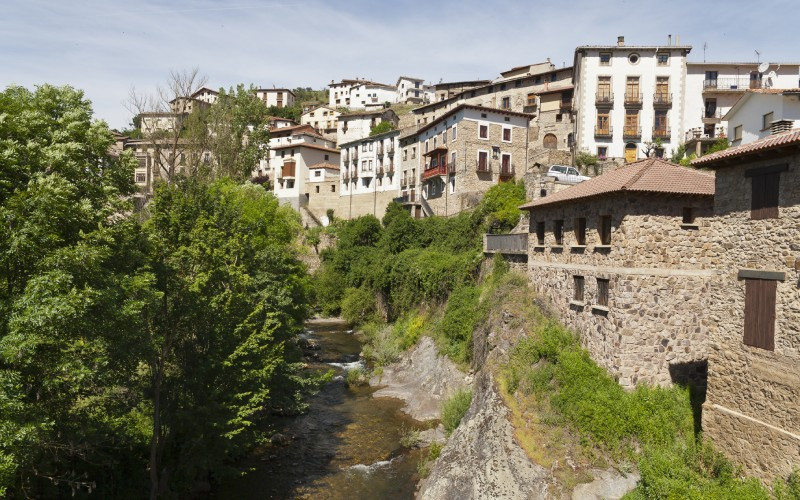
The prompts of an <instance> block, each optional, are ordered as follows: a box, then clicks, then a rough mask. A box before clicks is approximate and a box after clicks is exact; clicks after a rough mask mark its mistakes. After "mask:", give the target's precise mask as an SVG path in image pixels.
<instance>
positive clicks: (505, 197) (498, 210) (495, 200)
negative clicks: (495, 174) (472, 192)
mask: <svg viewBox="0 0 800 500" xmlns="http://www.w3.org/2000/svg"><path fill="white" fill-rule="evenodd" d="M523 203H525V184H524V183H523V181H522V180H520V181H518V182H503V183H500V184H496V185H494V186H492V187H491V188H489V190H487V191H486V194H484V195H483V199H482V200H481V206H480V208H479V212H480V213H481V215H483V217H484V219H485V220H486V225H487V227H488V228H489V230H490V231H491V232H508V231H510V230H511V229H513V228H514V226H516V225H517V223H518V222H519V218H520V216H521V215H522V211H520V209H519V206H520V205H522V204H523Z"/></svg>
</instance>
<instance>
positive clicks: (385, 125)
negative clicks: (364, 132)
mask: <svg viewBox="0 0 800 500" xmlns="http://www.w3.org/2000/svg"><path fill="white" fill-rule="evenodd" d="M391 130H394V124H393V123H392V122H389V121H384V122H380V123H378V124H377V125H375V126H374V127H372V128H371V129H370V130H369V135H370V137H372V136H373V135H378V134H383V133H386V132H389V131H391Z"/></svg>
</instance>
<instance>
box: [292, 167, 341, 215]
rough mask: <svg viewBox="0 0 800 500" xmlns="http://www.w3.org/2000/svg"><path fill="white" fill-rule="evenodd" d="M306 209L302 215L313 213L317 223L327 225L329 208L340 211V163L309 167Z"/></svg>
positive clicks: (336, 211)
mask: <svg viewBox="0 0 800 500" xmlns="http://www.w3.org/2000/svg"><path fill="white" fill-rule="evenodd" d="M305 197H306V200H305V204H301V207H302V206H304V207H305V209H306V211H305V213H301V215H308V214H310V215H311V218H312V220H313V223H314V224H315V225H323V226H327V225H328V224H329V223H330V220H328V216H327V212H328V209H333V210H334V212H335V213H336V214H337V215H338V213H339V165H335V164H333V163H330V162H323V163H317V164H316V165H311V166H310V167H309V168H308V178H307V179H306V187H305Z"/></svg>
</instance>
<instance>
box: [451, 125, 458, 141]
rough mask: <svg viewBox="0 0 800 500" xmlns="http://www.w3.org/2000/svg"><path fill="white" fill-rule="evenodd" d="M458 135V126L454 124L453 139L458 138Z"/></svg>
mask: <svg viewBox="0 0 800 500" xmlns="http://www.w3.org/2000/svg"><path fill="white" fill-rule="evenodd" d="M457 135H458V126H457V125H453V139H452V140H453V141H455V140H456V136H457Z"/></svg>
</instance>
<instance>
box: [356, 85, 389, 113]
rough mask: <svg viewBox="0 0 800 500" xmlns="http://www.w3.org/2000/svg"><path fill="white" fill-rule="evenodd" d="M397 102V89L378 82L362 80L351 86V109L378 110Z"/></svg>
mask: <svg viewBox="0 0 800 500" xmlns="http://www.w3.org/2000/svg"><path fill="white" fill-rule="evenodd" d="M396 102H397V89H396V88H395V87H394V86H392V85H387V84H384V83H377V82H360V83H357V84H355V85H353V86H352V87H351V88H350V105H349V106H348V107H349V108H350V109H366V110H376V109H382V108H384V107H385V105H386V103H389V104H390V105H391V104H394V103H396Z"/></svg>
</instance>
